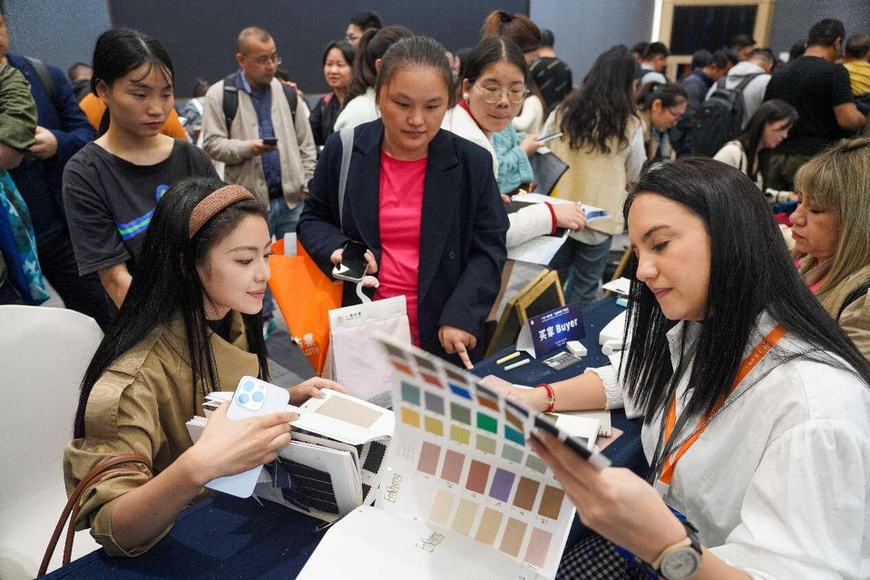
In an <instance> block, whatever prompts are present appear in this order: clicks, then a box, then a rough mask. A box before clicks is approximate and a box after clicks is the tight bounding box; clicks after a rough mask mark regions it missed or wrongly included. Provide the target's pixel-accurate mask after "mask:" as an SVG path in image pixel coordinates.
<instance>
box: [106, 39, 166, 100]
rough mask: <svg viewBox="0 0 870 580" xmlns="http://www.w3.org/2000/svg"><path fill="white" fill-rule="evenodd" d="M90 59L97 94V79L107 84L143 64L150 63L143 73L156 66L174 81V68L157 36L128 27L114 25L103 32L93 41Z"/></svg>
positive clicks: (109, 84) (149, 71)
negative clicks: (151, 36) (153, 36)
mask: <svg viewBox="0 0 870 580" xmlns="http://www.w3.org/2000/svg"><path fill="white" fill-rule="evenodd" d="M91 62H92V63H93V64H92V66H93V69H94V75H93V77H92V78H91V90H92V91H93V93H94V94H95V95H96V94H97V83H99V82H100V81H103V82H104V83H105V84H106V85H107V86H111V85H112V83H113V82H115V81H116V80H118V79H120V78H122V77H123V76H124V75H126V74H127V73H128V72H130V71H131V70H135V69H137V68H139V67H140V66H142V65H143V64H146V63H147V64H149V65H151V66H149V67H148V70H147V71H146V72H145V75H144V76H143V78H144V77H146V76H148V75H149V74H151V67H152V66H156V67H158V69H160V72H162V73H163V76H164V77H166V80H167V81H168V82H169V84H170V85H173V84H174V83H173V79H174V78H175V68H174V67H173V66H172V59H170V58H169V53H167V52H166V49H164V48H163V45H162V44H160V41H159V40H155V39H153V38H149V37H148V36H145V35H144V34H142V33H141V32H138V31H136V30H131V29H129V28H113V29H112V30H107V31H106V32H104V33H102V34H101V35H100V36H99V38H97V43H96V45H94V56H93V59H92V60H91Z"/></svg>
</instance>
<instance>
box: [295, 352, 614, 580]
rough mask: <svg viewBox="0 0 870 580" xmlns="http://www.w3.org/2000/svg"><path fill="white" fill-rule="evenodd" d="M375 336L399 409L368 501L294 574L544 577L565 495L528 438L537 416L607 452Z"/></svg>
mask: <svg viewBox="0 0 870 580" xmlns="http://www.w3.org/2000/svg"><path fill="white" fill-rule="evenodd" d="M381 340H382V342H383V344H384V348H385V349H386V350H387V353H388V358H389V360H390V364H391V365H392V366H393V369H394V372H393V377H394V383H393V390H392V397H393V409H394V410H395V412H396V413H397V415H398V418H399V421H398V422H397V423H396V430H395V433H394V434H393V439H392V442H391V444H390V449H389V452H388V455H387V459H386V461H385V468H384V469H383V470H382V483H381V488H380V491H379V493H378V498H377V503H376V506H375V507H373V508H370V507H363V508H359V509H357V510H354V512H353V513H352V514H350V515H349V516H348V517H347V518H345V519H343V520H342V521H340V522H339V523H338V524H336V525H335V526H333V527H332V529H331V530H330V531H329V532H328V533H327V534H326V536H325V537H324V539H323V540H322V541H321V542H320V544H319V546H318V547H317V549H316V550H315V552H314V554H313V555H312V556H311V558H310V559H309V561H308V564H306V567H305V568H304V569H303V571H302V573H301V575H300V576H299V578H302V579H306V578H307V579H312V578H345V577H354V578H377V579H378V580H387V579H391V578H396V579H398V578H402V579H405V578H408V577H412V578H444V577H449V578H451V579H460V578H469V579H474V580H479V578H481V577H493V576H497V577H499V578H528V579H531V578H553V577H554V576H555V575H556V570H557V568H558V565H559V560H560V559H561V556H562V551H563V550H564V547H565V542H566V541H567V537H568V532H569V530H570V527H571V523H572V521H573V519H574V507H573V506H572V505H571V502H570V501H569V499H568V498H567V497H566V495H565V492H564V491H563V490H562V488H561V486H560V485H559V483H558V481H556V479H555V477H554V475H553V473H552V471H550V469H549V468H548V467H547V465H546V464H545V463H544V462H543V461H542V460H541V459H540V458H539V457H538V456H537V455H535V453H534V452H533V451H532V450H531V448H530V447H529V446H528V445H526V438H527V437H528V436H529V433H530V432H531V430H532V428H533V427H537V428H539V429H543V430H546V431H547V432H549V433H552V434H553V435H554V436H557V437H559V438H560V439H562V440H564V441H565V442H566V444H567V445H568V446H569V447H571V448H572V449H573V450H575V452H577V453H578V454H580V455H581V456H582V457H583V458H585V459H587V460H588V461H590V462H591V463H593V464H595V465H596V466H598V467H606V466H607V465H609V460H608V459H607V458H605V457H604V456H602V455H600V454H597V453H596V452H595V451H594V450H593V448H592V447H591V446H590V445H589V444H588V443H583V442H580V441H579V440H577V439H574V438H571V437H568V436H567V435H566V434H565V433H564V432H563V431H562V430H560V429H559V428H558V427H556V425H555V424H553V423H551V422H550V421H549V420H548V419H546V418H544V417H543V416H542V415H539V414H536V413H534V412H533V411H530V410H528V409H527V408H525V407H523V406H521V405H519V404H518V403H516V402H514V401H510V400H508V399H506V398H505V397H504V396H503V395H501V394H499V393H497V392H496V391H495V390H494V389H492V388H489V387H487V386H485V385H484V384H482V383H481V382H480V380H479V379H478V378H477V377H474V376H473V375H470V374H467V373H466V372H465V371H462V370H460V369H459V368H458V367H455V366H453V365H450V364H449V363H446V362H444V361H442V360H440V359H438V358H435V357H433V356H431V355H429V354H427V353H425V352H423V351H422V350H420V349H417V348H414V347H410V346H407V345H403V344H400V343H398V342H396V341H393V340H390V339H388V338H385V337H381Z"/></svg>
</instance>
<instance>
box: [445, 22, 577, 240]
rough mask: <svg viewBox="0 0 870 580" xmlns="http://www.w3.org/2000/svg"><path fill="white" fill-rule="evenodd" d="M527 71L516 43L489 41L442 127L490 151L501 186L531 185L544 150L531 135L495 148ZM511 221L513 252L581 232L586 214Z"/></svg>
mask: <svg viewBox="0 0 870 580" xmlns="http://www.w3.org/2000/svg"><path fill="white" fill-rule="evenodd" d="M527 70H528V69H527V65H526V61H525V59H524V58H523V53H522V51H521V50H520V49H519V47H518V46H517V45H516V44H514V43H513V42H511V41H510V40H507V39H505V38H498V37H489V38H484V39H483V40H481V41H480V42H479V43H478V45H477V46H476V47H475V48H474V50H473V51H472V53H471V55H469V57H468V61H467V66H466V68H465V74H464V78H463V79H462V100H461V101H459V104H458V105H456V106H455V107H453V109H451V110H449V111H447V114H446V115H445V116H444V122H443V123H442V125H441V127H442V128H444V129H447V130H448V131H451V132H453V133H456V134H457V135H459V136H460V137H464V138H466V139H468V140H469V141H472V142H473V143H476V144H478V145H480V146H481V147H483V148H484V149H486V150H487V151H489V152H490V154H491V155H492V159H493V170H494V173H495V175H496V177H497V178H498V180H499V181H500V182H504V181H507V180H510V179H520V180H521V181H531V180H532V179H533V174H532V169H531V164H530V163H529V157H528V156H529V155H530V154H531V153H534V152H535V150H537V149H538V147H540V146H541V144H540V143H539V142H537V141H536V140H535V137H534V136H533V135H530V136H528V137H526V138H525V139H524V140H523V141H522V142H521V143H519V144H516V143H509V145H508V147H506V148H505V149H504V150H502V153H503V154H502V155H500V156H499V155H498V154H497V151H496V149H495V147H494V144H495V139H494V136H495V134H497V133H500V132H502V131H504V130H505V129H507V128H508V126H509V125H510V124H511V121H512V120H513V119H514V117H516V115H517V113H518V112H519V110H520V107H521V106H522V104H523V101H524V100H525V98H526V95H527V93H528V90H527V89H526V81H525V79H526V76H527ZM514 176H519V177H518V178H517V177H514ZM524 176H526V178H525V179H523V177H524ZM514 187H516V185H514ZM500 189H501V187H500ZM505 201H509V200H508V199H506V200H505ZM509 217H510V229H508V233H507V247H508V248H511V247H514V246H517V245H519V244H521V243H523V242H525V241H527V240H530V239H532V238H534V237H537V236H541V235H545V234H549V233H551V232H552V231H554V230H555V229H556V228H557V227H561V228H569V229H572V230H578V229H580V228H582V227H583V226H584V225H585V224H586V219H585V216H584V214H583V211H582V210H581V209H580V208H579V206H576V205H574V204H564V205H561V204H560V205H550V204H540V205H537V206H532V207H526V208H523V209H521V210H519V211H518V212H513V213H511V214H510V215H509Z"/></svg>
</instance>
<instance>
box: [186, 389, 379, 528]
mask: <svg viewBox="0 0 870 580" xmlns="http://www.w3.org/2000/svg"><path fill="white" fill-rule="evenodd" d="M245 383H251V384H254V385H265V386H267V388H269V389H270V390H271V389H276V390H282V391H284V392H285V393H286V392H287V391H286V390H285V389H281V388H280V387H276V386H275V385H269V384H268V383H265V382H263V381H260V380H259V379H255V378H253V377H243V378H242V379H241V381H240V383H239V384H240V387H239V389H237V391H236V392H237V393H238V392H239V391H240V389H242V386H243V385H244V384H245ZM321 393H322V394H323V395H324V396H323V398H311V399H309V400H308V401H307V402H306V403H305V404H303V405H302V406H301V407H298V408H297V407H293V406H292V405H286V404H285V408H286V410H289V411H294V412H296V413H298V414H299V418H298V419H297V420H295V421H293V422H292V425H293V432H292V437H293V439H292V441H291V442H290V443H289V444H288V445H286V446H285V447H283V448H282V449H281V450H280V451H279V452H278V460H277V461H275V462H273V463H271V464H267V465H266V466H264V467H263V468H258V469H257V471H258V472H259V477H258V478H257V479H256V487H253V490H252V491H253V495H254V496H255V497H258V498H262V499H267V500H269V501H273V502H276V503H280V504H282V505H285V506H287V507H289V508H291V509H294V510H297V511H302V512H304V513H307V514H309V515H311V516H313V517H316V518H318V519H321V520H324V521H329V522H332V521H335V520H336V519H338V518H339V517H341V516H344V515H346V514H348V513H350V512H351V511H353V510H354V509H355V508H357V507H359V506H361V505H366V504H370V503H372V502H373V501H374V498H375V495H376V494H377V490H378V486H379V485H380V480H381V472H382V470H383V461H384V458H385V456H386V452H387V448H388V446H389V441H390V437H391V435H392V433H393V430H394V425H395V420H394V418H393V413H392V412H391V411H389V410H386V409H383V408H380V407H377V406H375V405H372V404H369V403H366V402H365V401H360V400H358V399H355V398H353V397H351V396H348V395H345V394H343V393H337V392H334V391H331V390H329V389H323V390H322V391H321ZM231 397H233V393H230V392H221V391H217V392H214V393H211V394H209V395H208V396H207V397H206V401H205V403H204V404H203V408H204V409H205V413H206V417H194V418H193V419H191V420H190V421H188V423H187V429H188V431H189V432H190V436H191V439H192V440H193V441H194V442H196V441H197V440H198V439H199V436H200V435H201V434H202V431H203V429H204V428H205V425H206V423H207V421H208V417H209V416H211V413H212V412H213V410H214V409H216V408H217V407H218V406H219V405H221V404H223V403H225V402H228V401H229V400H230V398H231ZM281 410H284V409H281ZM235 477H239V476H235ZM246 481H247V480H246ZM212 483H214V482H212ZM212 483H210V484H209V486H210V487H213V485H212ZM213 488H214V489H219V490H220V491H225V492H227V493H232V494H233V495H237V496H240V497H248V496H250V495H251V491H250V490H247V489H246V490H241V491H247V493H246V494H245V493H238V492H239V491H240V489H239V488H238V486H236V487H229V488H228V487H227V486H223V487H221V488H217V487H213Z"/></svg>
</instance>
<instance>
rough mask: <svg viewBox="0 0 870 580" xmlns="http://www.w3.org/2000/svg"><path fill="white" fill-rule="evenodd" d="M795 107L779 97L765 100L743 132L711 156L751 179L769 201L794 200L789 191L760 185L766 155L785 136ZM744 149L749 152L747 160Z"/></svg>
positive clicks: (795, 119) (764, 168) (795, 118)
mask: <svg viewBox="0 0 870 580" xmlns="http://www.w3.org/2000/svg"><path fill="white" fill-rule="evenodd" d="M797 117H798V113H797V110H796V109H795V108H794V107H792V106H791V105H789V104H788V103H786V102H785V101H781V100H779V99H772V100H770V101H765V102H764V103H763V104H762V105H761V106H760V107H759V108H758V110H757V111H756V112H755V114H754V115H752V118H751V119H750V120H749V123H747V125H746V129H745V130H744V131H743V134H742V135H740V136H739V137H737V138H736V139H734V140H733V141H729V142H728V143H726V144H725V145H723V146H722V148H721V149H720V150H719V151H718V152H717V153H716V155H714V156H713V159H715V160H716V161H721V162H722V163H727V164H728V165H730V166H731V167H736V168H737V169H739V170H740V171H742V172H743V173H745V174H746V175H748V176H749V179H751V180H752V181H754V182H755V185H757V186H758V189H760V190H761V191H763V192H764V195H765V197H766V198H767V201H768V202H769V203H776V202H783V201H792V200H793V199H797V196H795V194H794V193H792V192H790V191H776V190H773V189H770V188H766V187H765V186H764V174H765V173H766V169H767V157H768V155H769V153H770V151H771V150H773V149H776V148H777V147H779V144H780V143H782V142H783V140H785V138H786V137H788V131H789V129H791V127H792V125H794V123H795V121H797ZM747 151H752V152H753V153H752V160H751V161H750V160H749V155H747V153H746V152H747Z"/></svg>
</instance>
